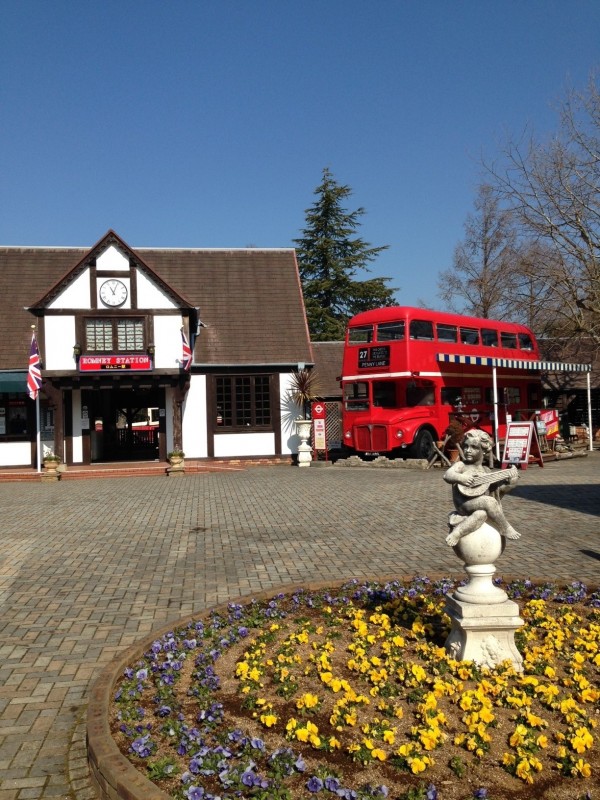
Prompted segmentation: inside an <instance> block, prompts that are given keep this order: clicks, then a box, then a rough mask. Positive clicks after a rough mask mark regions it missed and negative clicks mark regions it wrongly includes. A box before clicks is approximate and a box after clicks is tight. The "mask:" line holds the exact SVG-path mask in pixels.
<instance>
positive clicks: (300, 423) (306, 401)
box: [289, 368, 318, 467]
mask: <svg viewBox="0 0 600 800" xmlns="http://www.w3.org/2000/svg"><path fill="white" fill-rule="evenodd" d="M289 394H290V398H291V400H292V401H293V402H294V403H295V404H296V405H297V406H299V408H300V409H301V410H302V413H301V415H300V416H299V417H298V418H297V419H296V420H294V425H295V426H296V433H297V434H298V436H299V437H300V444H299V445H298V466H299V467H307V466H309V465H310V462H311V461H312V453H311V451H312V448H311V445H310V444H309V439H310V433H311V428H312V420H311V418H310V414H309V411H310V403H311V402H312V401H313V400H316V399H317V396H318V382H317V376H316V373H315V371H314V370H309V369H306V368H304V369H299V370H296V372H293V373H292V379H291V383H290V388H289Z"/></svg>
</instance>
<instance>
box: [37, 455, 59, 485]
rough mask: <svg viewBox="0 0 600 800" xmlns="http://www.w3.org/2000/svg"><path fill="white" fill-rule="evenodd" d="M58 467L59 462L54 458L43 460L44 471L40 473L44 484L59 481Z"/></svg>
mask: <svg viewBox="0 0 600 800" xmlns="http://www.w3.org/2000/svg"><path fill="white" fill-rule="evenodd" d="M59 466H60V461H59V460H58V459H56V458H45V459H44V471H43V472H42V476H41V477H42V481H43V482H44V483H50V482H53V481H59V480H60V472H59V470H58V468H59Z"/></svg>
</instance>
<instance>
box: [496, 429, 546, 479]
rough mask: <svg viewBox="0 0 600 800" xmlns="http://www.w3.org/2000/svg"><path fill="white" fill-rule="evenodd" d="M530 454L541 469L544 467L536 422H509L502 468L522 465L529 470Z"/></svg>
mask: <svg viewBox="0 0 600 800" xmlns="http://www.w3.org/2000/svg"><path fill="white" fill-rule="evenodd" d="M530 454H531V455H533V456H534V458H535V460H536V461H537V463H539V465H540V467H543V466H544V461H543V459H542V451H541V450H540V445H539V442H538V438H537V432H536V429H535V422H509V424H508V426H507V428H506V441H505V442H504V456H503V458H502V468H503V469H504V468H505V467H507V466H509V465H510V464H522V465H523V469H527V466H528V464H529V456H530Z"/></svg>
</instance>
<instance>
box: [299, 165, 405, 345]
mask: <svg viewBox="0 0 600 800" xmlns="http://www.w3.org/2000/svg"><path fill="white" fill-rule="evenodd" d="M314 193H315V194H316V195H317V200H316V202H315V203H314V204H313V205H312V206H311V207H310V208H307V209H306V212H305V213H306V227H305V228H304V230H303V231H302V233H303V236H302V238H300V239H294V243H295V244H296V249H297V255H298V266H299V269H300V278H301V280H302V288H303V291H304V302H305V305H306V315H307V318H308V326H309V330H310V335H311V338H312V339H313V341H320V342H323V341H332V340H340V339H343V338H344V331H345V328H346V324H347V322H348V320H349V319H350V317H352V316H353V315H354V314H357V313H358V312H359V311H367V310H368V309H370V308H378V307H379V306H391V305H394V299H393V297H394V291H395V290H394V289H391V288H389V287H388V286H386V284H387V283H388V281H389V280H390V279H389V278H371V279H370V280H356V279H355V275H356V274H357V273H358V272H359V270H362V271H365V272H368V271H369V270H368V268H367V264H368V263H369V262H371V261H374V260H375V258H376V257H377V255H378V253H380V252H381V251H382V250H386V249H387V245H385V246H383V247H371V245H370V244H369V243H368V242H365V241H364V240H363V239H361V238H360V237H358V236H354V233H355V231H356V229H357V228H358V226H359V225H360V221H359V220H360V217H361V216H362V215H363V214H364V213H365V211H364V209H363V208H358V209H356V211H347V210H346V209H345V208H344V206H343V202H344V200H345V199H346V198H347V197H349V196H350V195H351V194H352V190H351V189H350V187H349V186H340V185H339V184H338V183H337V182H336V180H335V179H334V177H333V175H332V174H331V172H330V171H329V169H327V168H325V169H324V170H323V180H322V181H321V183H320V185H319V186H317V188H316V189H315V192H314Z"/></svg>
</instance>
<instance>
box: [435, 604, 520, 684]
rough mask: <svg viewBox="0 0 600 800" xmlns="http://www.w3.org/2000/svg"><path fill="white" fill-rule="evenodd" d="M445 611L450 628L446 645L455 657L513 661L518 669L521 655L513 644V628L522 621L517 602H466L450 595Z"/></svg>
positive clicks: (484, 661) (483, 661)
mask: <svg viewBox="0 0 600 800" xmlns="http://www.w3.org/2000/svg"><path fill="white" fill-rule="evenodd" d="M446 613H447V614H448V615H449V616H450V619H451V620H452V630H451V631H450V634H449V636H448V638H447V639H446V644H445V648H446V650H447V651H448V652H449V653H450V654H451V656H452V658H455V659H457V660H458V661H475V662H476V663H477V664H480V665H481V666H483V667H490V668H492V667H495V666H497V665H498V664H500V663H501V662H502V661H507V660H509V661H512V663H513V666H514V668H515V669H516V670H518V671H519V672H521V671H522V669H523V659H522V657H521V654H520V653H519V651H518V650H517V646H516V644H515V631H516V630H518V629H519V628H520V627H521V626H522V625H523V624H524V622H523V620H522V619H521V617H520V616H519V606H518V605H517V604H516V603H514V602H513V601H512V600H504V601H503V602H499V603H489V602H486V603H481V604H477V603H469V602H465V601H462V600H457V599H456V597H455V596H454V595H449V596H448V599H447V602H446Z"/></svg>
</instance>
